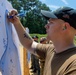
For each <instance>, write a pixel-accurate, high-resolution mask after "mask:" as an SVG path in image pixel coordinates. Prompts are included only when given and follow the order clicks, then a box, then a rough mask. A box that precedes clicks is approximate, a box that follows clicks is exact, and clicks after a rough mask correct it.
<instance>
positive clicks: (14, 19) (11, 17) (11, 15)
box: [7, 10, 20, 24]
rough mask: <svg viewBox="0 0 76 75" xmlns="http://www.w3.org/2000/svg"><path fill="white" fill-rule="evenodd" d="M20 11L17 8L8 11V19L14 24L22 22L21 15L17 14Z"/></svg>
mask: <svg viewBox="0 0 76 75" xmlns="http://www.w3.org/2000/svg"><path fill="white" fill-rule="evenodd" d="M17 14H18V12H17V10H12V11H10V12H9V13H8V16H7V18H8V21H9V22H11V23H13V24H18V23H20V20H19V17H18V16H17Z"/></svg>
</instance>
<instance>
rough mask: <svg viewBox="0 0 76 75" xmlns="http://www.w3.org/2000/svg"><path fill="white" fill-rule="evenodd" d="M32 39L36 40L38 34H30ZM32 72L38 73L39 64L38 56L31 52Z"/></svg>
mask: <svg viewBox="0 0 76 75" xmlns="http://www.w3.org/2000/svg"><path fill="white" fill-rule="evenodd" d="M32 38H33V40H34V41H35V42H38V36H37V35H34V36H32ZM30 69H32V70H33V71H32V72H33V73H37V74H38V75H40V65H39V58H38V57H37V56H35V55H34V54H31V68H30Z"/></svg>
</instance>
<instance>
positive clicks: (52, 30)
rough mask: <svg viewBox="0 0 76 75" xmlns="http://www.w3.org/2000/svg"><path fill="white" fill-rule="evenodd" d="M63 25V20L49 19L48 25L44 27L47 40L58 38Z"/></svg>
mask: <svg viewBox="0 0 76 75" xmlns="http://www.w3.org/2000/svg"><path fill="white" fill-rule="evenodd" d="M63 24H64V21H63V20H60V19H49V21H48V23H47V24H46V25H45V28H46V33H47V39H49V40H52V39H56V38H58V36H59V35H60V34H61V31H62V26H63Z"/></svg>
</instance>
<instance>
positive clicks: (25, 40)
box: [14, 23, 33, 48]
mask: <svg viewBox="0 0 76 75" xmlns="http://www.w3.org/2000/svg"><path fill="white" fill-rule="evenodd" d="M14 26H15V28H16V31H17V33H18V36H19V39H20V42H21V43H22V45H23V46H24V47H26V48H30V47H31V44H32V42H33V39H32V38H31V36H30V35H29V34H28V33H27V32H26V29H25V28H24V27H23V26H22V24H21V23H18V24H16V25H15V24H14Z"/></svg>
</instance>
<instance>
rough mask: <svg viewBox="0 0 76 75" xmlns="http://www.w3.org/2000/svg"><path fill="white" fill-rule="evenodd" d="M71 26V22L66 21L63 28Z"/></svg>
mask: <svg viewBox="0 0 76 75" xmlns="http://www.w3.org/2000/svg"><path fill="white" fill-rule="evenodd" d="M69 27H70V24H69V23H68V22H65V24H64V26H63V30H66V29H68V28H69Z"/></svg>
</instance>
